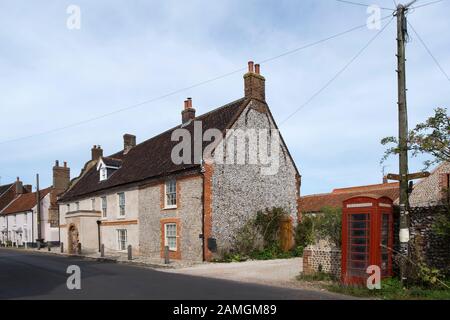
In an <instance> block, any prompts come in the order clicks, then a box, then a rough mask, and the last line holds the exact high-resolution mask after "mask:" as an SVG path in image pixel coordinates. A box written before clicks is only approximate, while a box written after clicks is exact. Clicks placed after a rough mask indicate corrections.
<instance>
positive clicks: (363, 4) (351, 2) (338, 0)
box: [335, 0, 395, 11]
mask: <svg viewBox="0 0 450 320" xmlns="http://www.w3.org/2000/svg"><path fill="white" fill-rule="evenodd" d="M335 1H337V2H341V3H346V4H352V5H355V6H361V7H370V6H371V4H367V3H360V2H355V1H347V0H335ZM394 3H395V2H394ZM378 7H379V8H380V9H383V10H390V11H395V9H392V8H386V7H380V6H378Z"/></svg>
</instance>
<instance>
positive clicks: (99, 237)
mask: <svg viewBox="0 0 450 320" xmlns="http://www.w3.org/2000/svg"><path fill="white" fill-rule="evenodd" d="M101 224H102V222H101V221H100V220H97V229H98V252H101V251H102V241H101V236H100V225H101Z"/></svg>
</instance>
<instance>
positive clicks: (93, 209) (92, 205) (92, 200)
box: [91, 198, 95, 211]
mask: <svg viewBox="0 0 450 320" xmlns="http://www.w3.org/2000/svg"><path fill="white" fill-rule="evenodd" d="M91 209H92V211H95V198H92V199H91Z"/></svg>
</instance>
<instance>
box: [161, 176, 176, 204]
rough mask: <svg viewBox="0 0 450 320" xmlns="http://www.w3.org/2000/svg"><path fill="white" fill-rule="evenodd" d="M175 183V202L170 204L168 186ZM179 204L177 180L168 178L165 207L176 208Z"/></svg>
mask: <svg viewBox="0 0 450 320" xmlns="http://www.w3.org/2000/svg"><path fill="white" fill-rule="evenodd" d="M170 183H173V184H174V185H175V192H173V193H172V194H173V195H174V196H175V204H168V200H169V197H168V193H167V186H168V185H169V184H170ZM177 204H178V199H177V181H176V180H175V179H172V180H167V181H166V183H165V184H164V208H166V209H173V208H176V207H177Z"/></svg>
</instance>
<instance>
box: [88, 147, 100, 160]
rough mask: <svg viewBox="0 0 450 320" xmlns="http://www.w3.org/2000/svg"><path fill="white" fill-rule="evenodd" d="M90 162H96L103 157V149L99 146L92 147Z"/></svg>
mask: <svg viewBox="0 0 450 320" xmlns="http://www.w3.org/2000/svg"><path fill="white" fill-rule="evenodd" d="M91 154H92V160H98V159H100V158H101V157H103V149H102V148H101V147H100V146H96V145H94V146H93V147H92V149H91Z"/></svg>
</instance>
